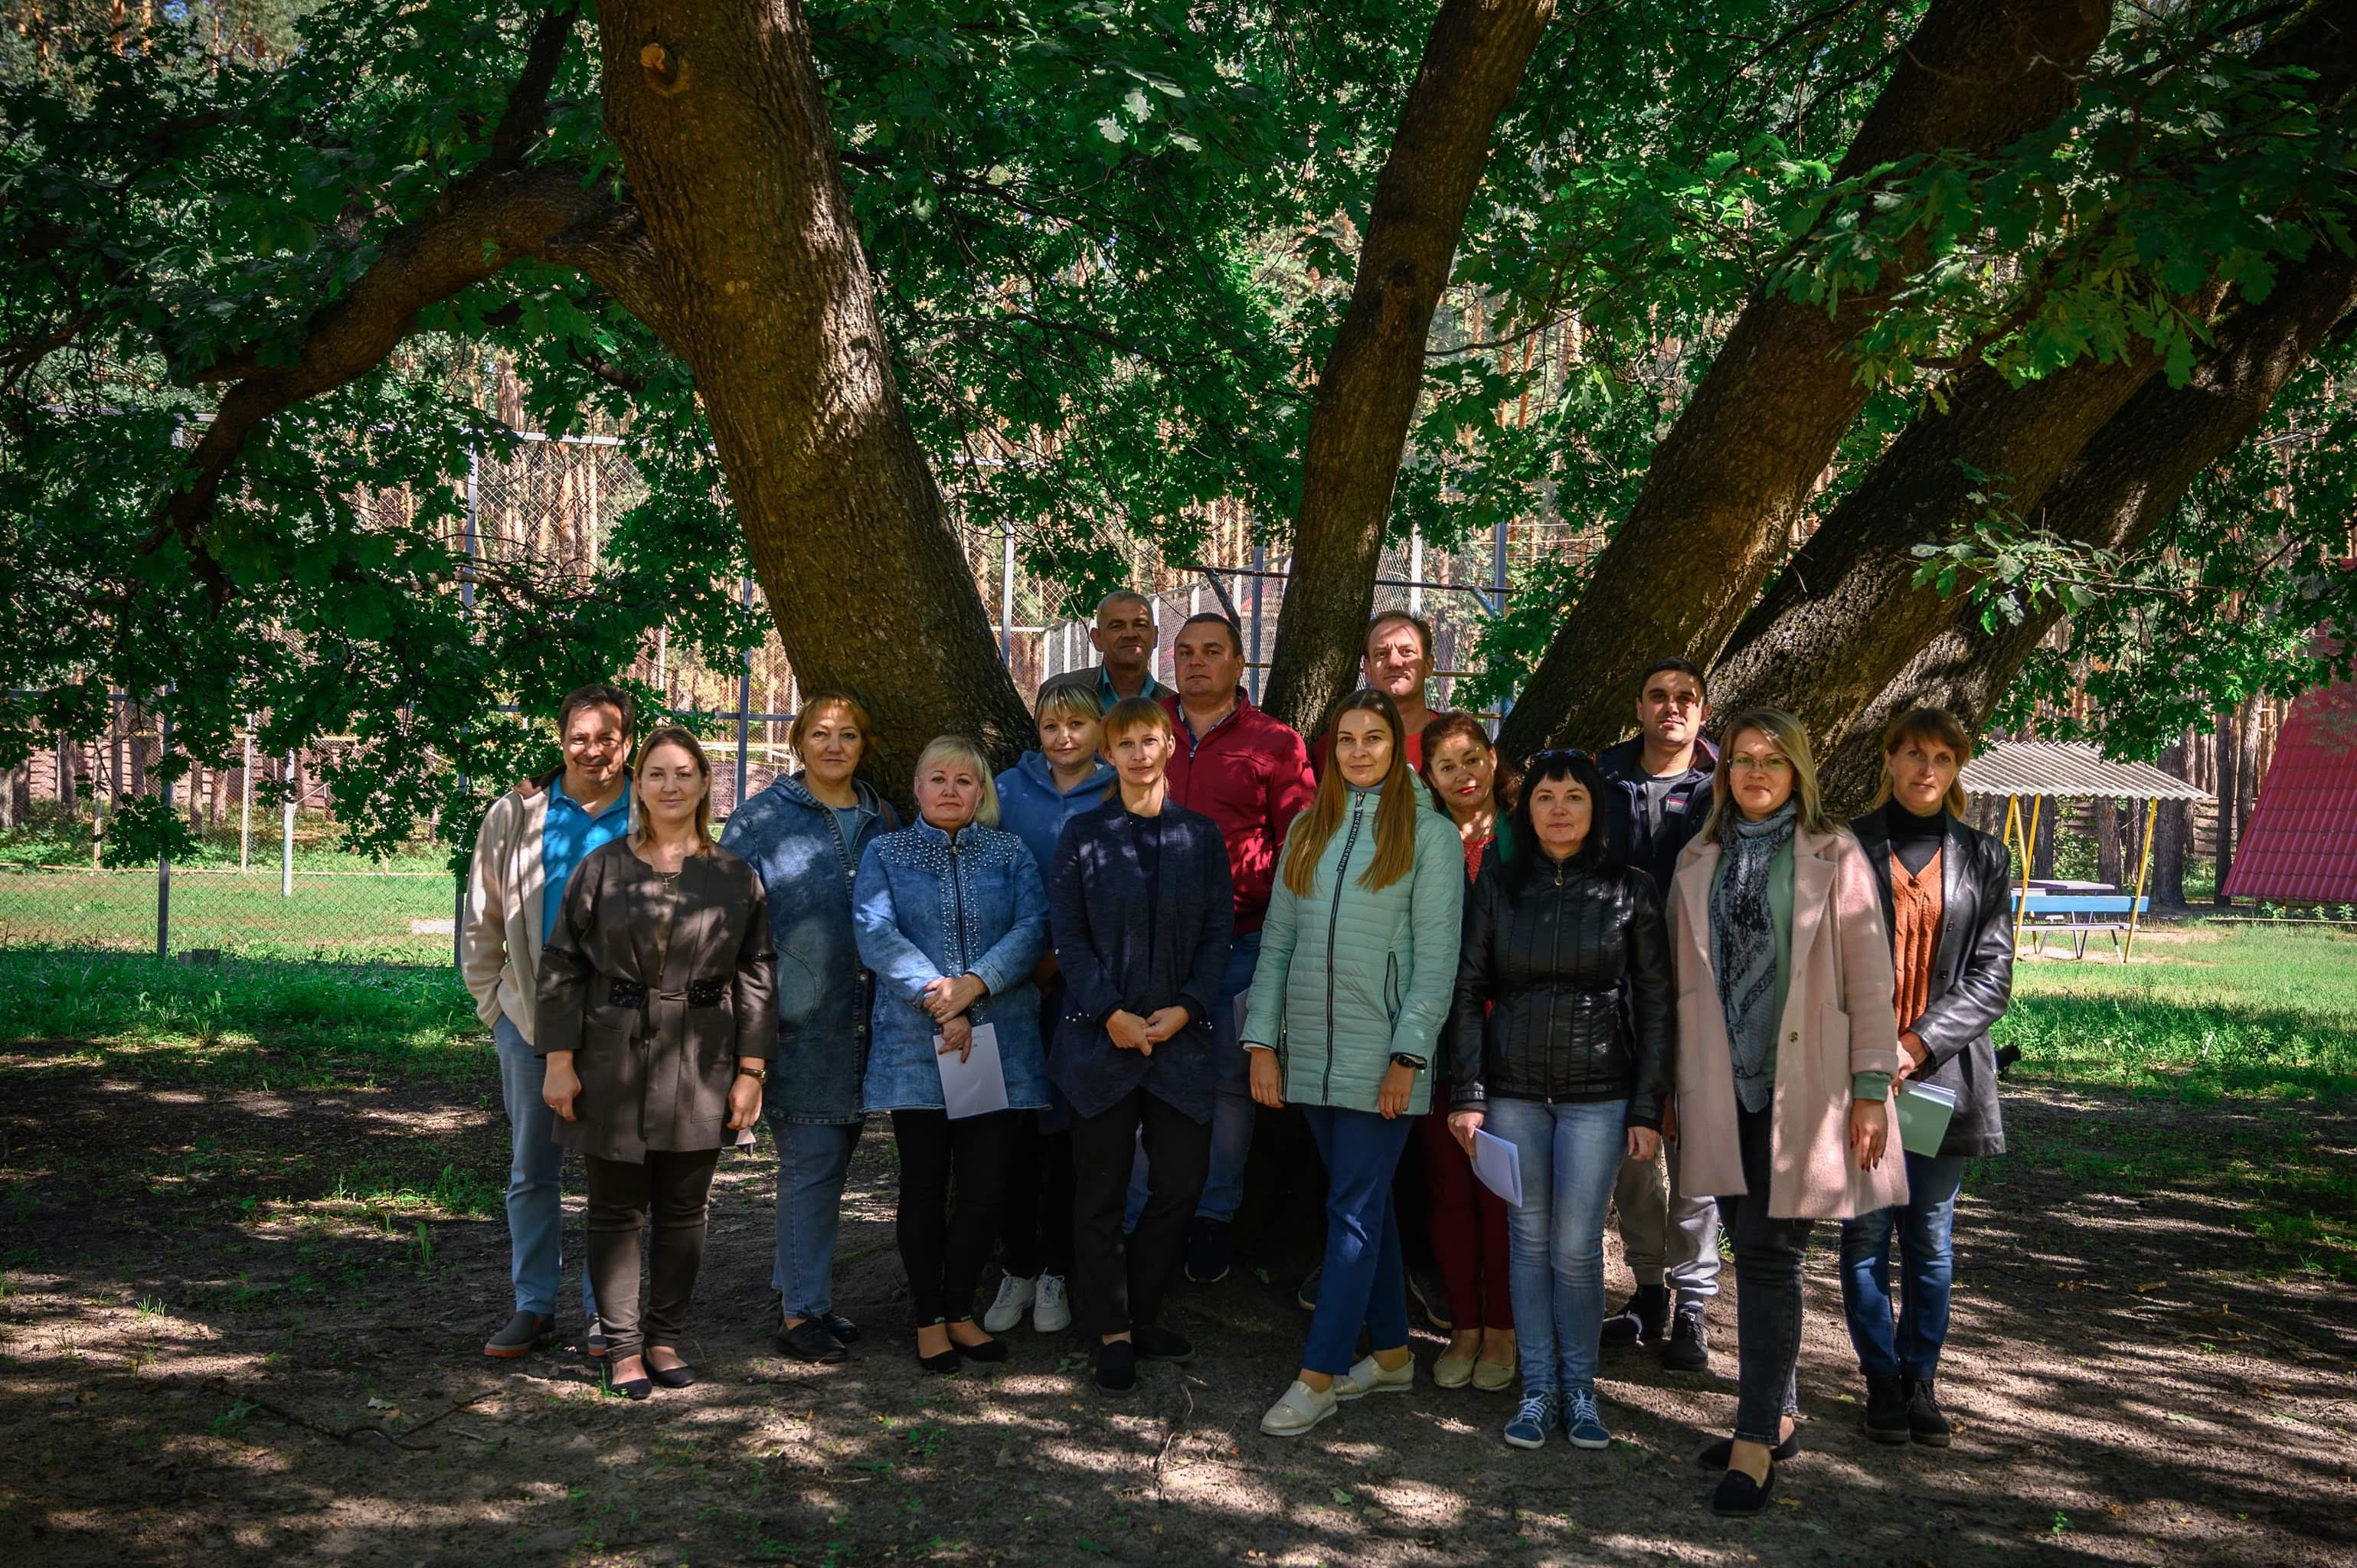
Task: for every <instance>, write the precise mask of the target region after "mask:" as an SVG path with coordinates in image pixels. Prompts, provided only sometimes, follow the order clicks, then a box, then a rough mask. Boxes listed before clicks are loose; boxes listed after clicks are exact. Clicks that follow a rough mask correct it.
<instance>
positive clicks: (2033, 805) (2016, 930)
mask: <svg viewBox="0 0 2357 1568" xmlns="http://www.w3.org/2000/svg"><path fill="white" fill-rule="evenodd" d="M2045 803H2046V797H2044V796H2043V795H2032V796H2031V797H2030V798H2029V823H2028V825H2027V826H2025V827H2024V828H2023V829H2022V832H2021V902H2020V903H2018V904H2017V905H2016V906H2014V910H2013V950H2014V952H2015V954H2016V955H2017V956H2018V954H2019V953H2020V951H2021V924H2022V921H2023V920H2024V919H2026V918H2029V851H2030V846H2031V845H2033V844H2035V843H2037V842H2038V813H2039V809H2040V807H2042V806H2043V805H2045ZM2020 808H2021V800H2020V797H2018V796H2014V795H2008V796H2007V797H2006V808H2005V817H2006V822H2007V824H2008V825H2010V824H2011V823H2013V822H2016V821H2017V820H2018V817H2019V813H2020Z"/></svg>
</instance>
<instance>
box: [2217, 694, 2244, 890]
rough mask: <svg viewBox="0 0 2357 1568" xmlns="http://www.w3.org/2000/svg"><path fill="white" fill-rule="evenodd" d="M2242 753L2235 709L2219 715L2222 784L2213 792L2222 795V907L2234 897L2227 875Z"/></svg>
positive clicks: (2236, 821)
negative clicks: (2229, 892)
mask: <svg viewBox="0 0 2357 1568" xmlns="http://www.w3.org/2000/svg"><path fill="white" fill-rule="evenodd" d="M2241 755H2242V725H2241V723H2240V721H2239V720H2238V719H2237V717H2236V715H2235V714H2234V712H2233V709H2231V708H2230V709H2228V710H2227V711H2226V712H2224V713H2222V714H2219V715H2218V785H2217V788H2216V789H2213V790H2212V791H2211V793H2212V794H2214V795H2216V796H2217V797H2218V899H2217V902H2218V908H2221V909H2223V908H2226V907H2227V906H2228V905H2230V904H2231V903H2233V900H2232V899H2230V898H2228V897H2226V876H2227V874H2228V873H2229V872H2231V871H2233V869H2234V846H2235V843H2236V841H2237V833H2236V831H2235V830H2236V829H2237V828H2239V827H2240V826H2241V822H2240V820H2239V819H2238V818H2237V817H2236V816H2235V814H2234V799H2235V793H2236V787H2237V784H2238V782H2239V780H2240V778H2241V769H2240V768H2238V767H2237V766H2236V758H2237V757H2240V756H2241Z"/></svg>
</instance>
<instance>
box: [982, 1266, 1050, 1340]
mask: <svg viewBox="0 0 2357 1568" xmlns="http://www.w3.org/2000/svg"><path fill="white" fill-rule="evenodd" d="M1038 1294H1039V1281H1038V1280H1018V1279H1017V1278H1016V1277H1015V1276H1014V1275H1013V1274H1008V1275H1007V1276H1006V1277H1005V1278H1004V1279H1002V1280H1000V1281H999V1282H998V1299H997V1300H996V1301H994V1302H992V1303H991V1304H990V1310H989V1311H988V1312H985V1313H984V1314H983V1315H982V1326H983V1327H984V1328H985V1330H987V1331H988V1332H990V1333H992V1334H1004V1333H1006V1331H1007V1330H1008V1329H1010V1328H1012V1327H1014V1326H1016V1325H1017V1324H1018V1323H1020V1322H1022V1321H1023V1309H1024V1308H1025V1307H1027V1306H1029V1305H1031V1302H1032V1298H1033V1297H1035V1296H1037V1295H1038ZM1056 1294H1059V1295H1061V1294H1063V1282H1062V1281H1058V1282H1057V1284H1056ZM1065 1316H1066V1317H1067V1318H1069V1317H1070V1316H1071V1314H1070V1313H1067V1314H1066V1315H1065Z"/></svg>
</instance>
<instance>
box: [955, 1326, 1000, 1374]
mask: <svg viewBox="0 0 2357 1568" xmlns="http://www.w3.org/2000/svg"><path fill="white" fill-rule="evenodd" d="M966 1321H967V1322H969V1323H971V1322H973V1321H974V1320H973V1319H972V1318H968V1319H966ZM950 1348H951V1349H952V1350H955V1351H956V1352H957V1353H958V1354H959V1355H961V1356H963V1357H964V1358H965V1359H967V1360H969V1361H980V1362H984V1363H985V1364H987V1363H990V1362H994V1361H1004V1360H1005V1359H1006V1340H1004V1339H985V1340H984V1341H983V1342H982V1343H981V1344H979V1345H967V1344H963V1343H961V1342H960V1341H959V1340H958V1339H957V1337H955V1336H952V1337H951V1339H950Z"/></svg>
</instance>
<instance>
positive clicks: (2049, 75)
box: [1501, 0, 2111, 756]
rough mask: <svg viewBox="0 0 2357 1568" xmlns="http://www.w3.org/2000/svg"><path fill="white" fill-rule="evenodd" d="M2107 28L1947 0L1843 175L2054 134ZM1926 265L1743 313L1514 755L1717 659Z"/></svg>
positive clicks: (1553, 668)
mask: <svg viewBox="0 0 2357 1568" xmlns="http://www.w3.org/2000/svg"><path fill="white" fill-rule="evenodd" d="M2110 18H2111V8H2110V6H2109V5H2106V4H2104V3H2103V0H1937V3H1935V4H1934V5H1932V9H1931V10H1930V12H1929V13H1927V14H1926V15H1925V16H1924V18H1923V21H1922V23H1921V26H1919V27H1917V29H1916V31H1915V34H1914V37H1913V38H1910V40H1909V42H1908V46H1907V48H1906V49H1905V50H1904V51H1903V53H1902V55H1901V57H1900V63H1899V64H1898V65H1897V66H1896V67H1895V68H1894V69H1893V70H1892V72H1891V76H1890V80H1889V83H1888V84H1887V85H1886V86H1885V87H1884V88H1883V90H1882V93H1881V96H1880V98H1879V99H1878V100H1877V102H1876V103H1875V107H1874V110H1873V113H1871V114H1869V115H1868V116H1867V122H1866V124H1865V125H1864V126H1862V127H1861V128H1860V130H1859V132H1858V134H1857V140H1856V141H1855V142H1853V143H1852V145H1851V146H1850V150H1849V153H1848V156H1846V157H1845V158H1844V159H1843V161H1842V166H1841V167H1840V169H1838V170H1837V171H1836V175H1837V177H1841V178H1848V177H1853V176H1856V175H1862V174H1865V173H1867V172H1870V171H1871V170H1872V169H1874V168H1875V167H1877V166H1880V165H1882V164H1885V163H1889V162H1891V161H1894V160H1896V159H1900V158H1903V157H1907V156H1911V155H1915V154H1921V153H1931V152H1936V151H1939V150H1942V149H1950V148H1953V149H1963V150H1966V151H1971V152H1976V153H1986V152H1990V151H1993V150H1994V149H1996V148H1997V147H1999V146H2002V145H2005V144H2006V143H2007V142H2009V141H2011V140H2012V139H2013V138H2014V137H2016V136H2018V135H2019V134H2022V133H2024V132H2027V131H2029V130H2032V129H2034V128H2035V127H2037V126H2039V125H2041V124H2046V123H2047V122H2048V121H2050V120H2051V119H2052V118H2053V117H2054V116H2055V115H2057V114H2059V113H2061V112H2062V111H2063V110H2064V109H2065V108H2067V107H2068V106H2069V105H2070V103H2071V102H2072V98H2073V96H2074V94H2075V91H2076V89H2075V86H2074V82H2073V73H2074V72H2075V71H2076V70H2078V69H2079V67H2080V66H2081V65H2083V63H2084V62H2085V60H2086V59H2087V57H2088V56H2089V55H2091V54H2093V52H2094V49H2095V48H2096V46H2097V45H2098V44H2100V43H2101V42H2102V41H2103V38H2104V31H2105V29H2106V27H2108V25H2109V22H2110ZM1923 259H1924V252H1922V250H1921V248H1920V247H1919V248H1917V249H1916V250H1914V251H1911V252H1910V253H1909V255H1908V256H1907V258H1906V261H1905V263H1904V264H1902V265H1901V266H1900V267H1898V268H1895V269H1894V270H1893V271H1894V275H1892V276H1891V277H1889V279H1888V280H1887V282H1886V284H1885V285H1884V286H1883V287H1882V288H1880V289H1878V290H1877V291H1875V292H1872V293H1867V294H1862V295H1851V296H1848V297H1846V298H1845V299H1844V300H1843V301H1842V303H1841V306H1840V308H1839V309H1838V310H1837V311H1835V312H1833V313H1831V314H1828V313H1827V311H1826V310H1825V309H1824V307H1823V306H1813V305H1805V304H1801V303H1797V302H1795V301H1793V300H1791V299H1788V298H1786V297H1785V296H1784V295H1781V294H1768V293H1763V294H1760V295H1757V296H1755V297H1754V298H1753V300H1752V301H1751V303H1750V304H1749V306H1746V307H1745V309H1744V311H1743V314H1742V316H1741V317H1738V319H1737V321H1736V324H1735V326H1734V328H1733V329H1732V330H1731V331H1730V332H1729V333H1728V334H1727V342H1726V344H1725V346H1724V347H1723V348H1722V349H1720V350H1719V353H1718V356H1717V360H1715V361H1714V362H1713V364H1712V365H1711V368H1710V372H1709V374H1708V375H1706V377H1705V378H1704V379H1703V382H1702V384H1701V386H1699V387H1698V388H1696V389H1695V394H1694V398H1693V400H1692V401H1691V402H1690V403H1687V405H1686V407H1685V410H1684V413H1681V414H1680V415H1679V416H1678V420H1677V423H1676V424H1674V425H1673V426H1672V427H1671V430H1670V433H1669V435H1668V436H1667V437H1666V438H1664V439H1663V442H1662V444H1661V446H1659V447H1658V448H1657V449H1656V450H1655V451H1654V453H1653V457H1652V466H1651V467H1650V468H1649V469H1648V471H1647V473H1646V476H1645V483H1644V487H1643V489H1641V491H1640V492H1639V494H1638V497H1637V499H1636V502H1635V503H1634V505H1632V506H1631V509H1630V512H1629V516H1628V517H1627V519H1626V520H1625V521H1622V523H1621V524H1620V529H1619V531H1618V532H1615V533H1614V535H1613V537H1612V539H1611V541H1610V542H1609V543H1608V544H1606V546H1605V547H1604V549H1603V551H1602V552H1601V553H1599V554H1598V556H1597V558H1596V563H1595V567H1594V570H1593V572H1592V574H1591V575H1590V576H1589V579H1588V584H1587V590H1586V592H1585V593H1584V594H1583V595H1582V597H1581V602H1580V607H1579V608H1577V609H1576V610H1575V611H1574V613H1573V614H1572V615H1571V617H1570V618H1568V619H1567V620H1566V621H1565V623H1564V625H1563V627H1562V628H1561V629H1560V630H1559V631H1558V632H1557V633H1556V635H1555V641H1554V643H1553V645H1552V646H1551V647H1549V649H1548V650H1547V652H1546V656H1545V657H1544V659H1543V660H1541V661H1540V663H1539V667H1538V669H1537V670H1536V671H1534V672H1533V675H1532V678H1531V682H1530V684H1529V686H1528V688H1527V689H1526V690H1525V691H1524V692H1523V695H1522V696H1521V698H1520V699H1519V700H1518V701H1517V702H1516V703H1515V706H1514V711H1513V713H1512V714H1511V715H1509V717H1508V719H1507V721H1506V724H1505V725H1504V728H1503V731H1502V733H1501V742H1502V744H1503V745H1504V746H1505V748H1506V750H1507V752H1508V754H1509V755H1512V756H1521V755H1523V753H1525V752H1528V751H1533V750H1536V749H1538V748H1539V747H1541V746H1546V745H1550V744H1555V743H1560V742H1565V741H1572V742H1577V743H1579V744H1583V745H1587V746H1596V745H1599V744H1601V743H1604V742H1607V741H1609V740H1611V739H1613V738H1615V737H1616V736H1619V735H1620V734H1621V733H1623V732H1624V731H1625V729H1626V728H1627V727H1628V725H1629V715H1630V711H1631V701H1632V699H1633V697H1634V695H1635V690H1636V683H1637V678H1638V674H1639V672H1640V671H1642V670H1643V669H1644V667H1645V666H1646V665H1647V664H1649V663H1651V662H1652V661H1653V660H1656V659H1659V658H1662V657H1663V656H1665V655H1670V654H1679V655H1683V656H1684V657H1686V658H1689V659H1693V660H1696V661H1697V662H1699V663H1708V662H1710V661H1711V660H1714V659H1715V658H1716V657H1717V654H1718V651H1719V649H1720V647H1721V645H1722V644H1724V643H1725V641H1726V640H1727V634H1728V633H1729V632H1730V631H1732V630H1733V629H1734V628H1735V625H1736V623H1737V622H1738V620H1739V619H1740V618H1742V616H1743V614H1744V612H1745V611H1746V610H1747V609H1749V607H1750V606H1751V602H1752V599H1753V597H1754V596H1755V595H1757V594H1758V592H1759V589H1760V583H1761V582H1762V580H1764V579H1765V578H1766V576H1767V575H1768V574H1769V572H1770V570H1772V569H1773V568H1774V566H1775V564H1776V563H1777V561H1778V560H1779V559H1780V558H1781V555H1782V553H1783V550H1784V548H1785V543H1786V541H1787V540H1788V539H1789V538H1790V537H1791V533H1792V524H1793V522H1794V521H1795V520H1796V519H1797V518H1798V517H1799V515H1800V512H1801V508H1802V506H1803V504H1804V503H1805V502H1806V501H1807V499H1808V498H1809V496H1810V494H1811V492H1812V490H1813V487H1814V486H1815V484H1816V481H1817V477H1818V476H1819V475H1820V474H1821V473H1823V472H1824V467H1825V464H1826V463H1827V461H1828V460H1830V458H1831V457H1832V456H1833V453H1834V449H1835V445H1836V444H1837V443H1838V442H1839V441H1840V439H1841V437H1842V435H1843V434H1844V433H1845V432H1846V431H1847V430H1848V429H1849V428H1850V425H1851V424H1852V423H1853V422H1854V421H1855V420H1856V419H1857V413H1858V411H1859V409H1860V408H1862V407H1863V406H1864V405H1865V402H1866V397H1867V389H1866V388H1865V387H1864V386H1862V385H1860V384H1859V383H1858V380H1857V372H1856V369H1855V367H1854V366H1853V365H1852V363H1851V361H1850V360H1849V358H1848V356H1847V355H1846V353H1845V352H1844V345H1846V343H1847V342H1848V341H1849V339H1850V338H1851V337H1852V335H1853V334H1855V333H1856V332H1857V329H1858V328H1860V327H1861V326H1862V325H1864V324H1865V323H1866V322H1867V320H1869V319H1870V318H1871V317H1873V315H1874V313H1875V312H1876V311H1877V310H1878V309H1879V308H1880V307H1881V306H1882V305H1883V304H1884V303H1885V302H1887V300H1888V299H1889V295H1890V292H1891V291H1892V290H1895V289H1896V288H1898V287H1899V286H1900V285H1902V284H1903V283H1904V282H1905V281H1906V277H1907V276H1908V275H1909V274H1911V273H1912V272H1913V271H1914V270H1915V269H1916V268H1917V267H1920V266H1921V264H1922V262H1923Z"/></svg>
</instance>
